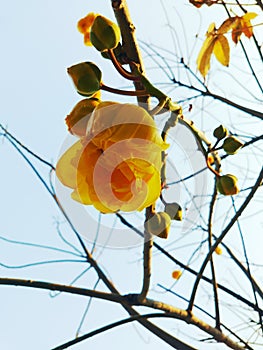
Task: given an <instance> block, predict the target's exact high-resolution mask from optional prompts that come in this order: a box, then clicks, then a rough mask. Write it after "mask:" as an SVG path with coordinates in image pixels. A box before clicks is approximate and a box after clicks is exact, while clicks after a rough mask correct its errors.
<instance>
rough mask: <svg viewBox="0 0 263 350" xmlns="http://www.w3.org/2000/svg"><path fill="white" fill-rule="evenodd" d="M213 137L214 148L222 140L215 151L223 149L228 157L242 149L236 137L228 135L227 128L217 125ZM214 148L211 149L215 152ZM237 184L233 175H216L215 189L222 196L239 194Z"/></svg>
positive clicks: (241, 144)
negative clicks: (214, 141) (214, 140)
mask: <svg viewBox="0 0 263 350" xmlns="http://www.w3.org/2000/svg"><path fill="white" fill-rule="evenodd" d="M213 135H214V137H215V138H216V139H217V141H216V144H215V146H216V145H218V143H219V142H220V141H222V140H223V143H222V146H221V147H219V148H217V149H223V150H224V151H225V152H226V154H228V155H233V154H236V153H237V152H238V151H239V150H240V149H241V148H242V147H243V143H242V142H241V141H240V140H239V139H238V138H237V137H235V136H233V135H229V132H228V130H227V128H226V127H224V126H223V125H219V126H218V127H217V128H216V129H215V130H214V132H213ZM215 146H214V147H213V148H212V150H213V151H214V150H216V148H215ZM237 182H238V179H237V177H236V176H235V175H232V174H226V175H223V176H222V175H220V174H217V181H216V188H217V190H218V192H219V193H221V194H223V195H224V196H232V195H235V194H237V193H239V188H238V183H237Z"/></svg>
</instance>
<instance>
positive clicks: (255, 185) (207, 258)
mask: <svg viewBox="0 0 263 350" xmlns="http://www.w3.org/2000/svg"><path fill="white" fill-rule="evenodd" d="M262 179H263V167H262V169H261V172H260V173H259V176H258V178H257V180H256V182H255V184H254V186H253V188H252V190H251V191H250V193H249V194H248V196H247V197H246V199H245V201H244V202H243V204H242V205H241V206H240V208H239V210H238V211H237V212H236V214H235V215H234V216H233V218H232V219H231V221H230V222H229V224H228V225H227V227H226V228H225V229H224V230H223V231H222V233H221V235H220V236H219V237H218V239H217V240H216V241H215V243H214V244H213V246H212V247H211V249H210V251H209V253H208V254H207V256H206V258H205V260H204V262H203V264H202V266H201V268H200V270H199V273H198V275H197V277H196V280H195V283H194V286H193V290H192V294H191V298H190V301H189V305H188V311H192V309H193V306H194V300H195V296H196V292H197V288H198V285H199V282H200V280H201V278H202V275H203V273H204V271H205V268H206V265H207V263H208V262H209V260H210V257H211V255H212V254H213V252H214V251H215V250H216V248H217V247H218V245H219V244H220V243H221V242H222V240H223V239H224V237H225V236H226V235H227V233H228V232H229V230H230V229H231V228H232V226H233V225H234V224H235V223H236V221H237V219H238V218H239V216H240V215H241V214H242V213H243V211H244V210H245V209H246V207H247V205H248V204H249V202H250V201H251V199H252V198H253V196H254V194H255V193H256V191H257V189H258V188H259V186H260V184H261V181H262Z"/></svg>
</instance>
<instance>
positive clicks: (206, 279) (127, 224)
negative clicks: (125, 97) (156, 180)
mask: <svg viewBox="0 0 263 350" xmlns="http://www.w3.org/2000/svg"><path fill="white" fill-rule="evenodd" d="M115 215H116V216H117V217H118V218H119V219H120V221H121V222H122V223H123V225H125V226H127V227H129V228H130V229H131V230H133V231H134V232H136V233H137V234H138V235H139V236H141V237H143V233H142V232H141V231H140V230H138V229H137V228H136V227H135V226H133V225H132V224H131V223H130V222H129V221H127V220H126V219H125V218H124V217H123V216H122V215H121V214H119V213H116V214H115ZM153 246H154V247H155V248H156V249H157V250H158V251H160V252H161V253H162V254H164V255H165V256H166V257H167V258H168V259H169V260H171V261H173V262H174V263H175V264H176V265H178V266H180V267H181V268H183V269H184V270H186V271H188V272H190V273H191V274H193V275H195V276H198V272H196V271H195V270H193V269H192V268H191V267H189V266H188V265H185V264H184V263H182V262H181V261H180V260H178V259H176V258H175V257H174V256H172V255H171V254H170V253H169V252H167V251H166V250H165V249H164V248H163V247H161V246H160V245H159V244H158V243H156V242H153ZM201 279H202V280H204V281H205V282H208V283H210V284H212V280H211V279H210V278H208V277H206V276H204V275H202V276H201ZM217 287H218V288H219V289H221V290H223V291H224V292H225V293H227V294H228V295H231V296H232V297H233V298H235V299H236V300H239V301H241V302H242V303H244V304H245V305H247V306H249V307H251V308H252V309H253V310H255V311H257V312H260V313H261V315H263V310H262V309H259V308H258V307H257V306H256V305H255V304H253V303H251V301H250V300H247V299H245V298H244V297H242V296H241V295H239V294H237V293H235V292H234V291H233V290H232V289H229V288H227V287H225V286H224V285H222V284H220V283H218V284H217Z"/></svg>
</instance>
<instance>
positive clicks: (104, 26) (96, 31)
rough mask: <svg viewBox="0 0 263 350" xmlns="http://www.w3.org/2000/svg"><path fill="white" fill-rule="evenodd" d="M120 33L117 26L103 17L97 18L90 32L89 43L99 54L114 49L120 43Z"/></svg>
mask: <svg viewBox="0 0 263 350" xmlns="http://www.w3.org/2000/svg"><path fill="white" fill-rule="evenodd" d="M120 38H121V32H120V28H119V27H118V25H117V24H115V23H114V22H112V21H110V20H109V19H108V18H106V17H103V16H97V17H96V18H95V20H94V22H93V24H92V27H91V30H90V41H91V43H92V45H93V46H94V47H95V48H96V49H97V50H98V51H100V52H103V51H106V50H110V49H114V48H115V47H116V46H117V45H118V44H119V42H120Z"/></svg>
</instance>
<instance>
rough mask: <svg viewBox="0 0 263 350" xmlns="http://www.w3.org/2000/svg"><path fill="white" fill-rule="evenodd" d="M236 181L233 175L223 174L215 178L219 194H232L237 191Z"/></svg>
mask: <svg viewBox="0 0 263 350" xmlns="http://www.w3.org/2000/svg"><path fill="white" fill-rule="evenodd" d="M237 181H238V180H237V178H236V177H235V176H234V175H231V174H227V175H223V176H220V177H218V178H217V182H216V188H217V190H218V192H220V193H221V194H223V195H225V196H232V195H234V194H237V193H238V192H239V188H238V184H237Z"/></svg>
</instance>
